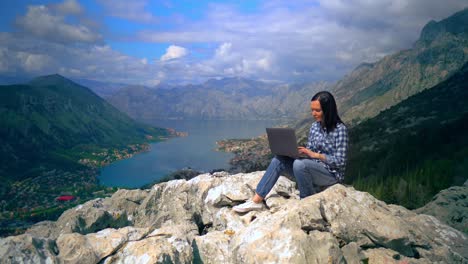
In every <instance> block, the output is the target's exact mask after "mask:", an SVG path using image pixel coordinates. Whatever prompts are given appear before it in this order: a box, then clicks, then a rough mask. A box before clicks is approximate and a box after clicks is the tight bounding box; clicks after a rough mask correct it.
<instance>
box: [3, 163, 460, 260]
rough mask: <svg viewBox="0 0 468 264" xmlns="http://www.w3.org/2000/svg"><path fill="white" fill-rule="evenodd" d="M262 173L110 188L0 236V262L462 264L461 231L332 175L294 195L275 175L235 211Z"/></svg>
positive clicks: (219, 174)
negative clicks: (248, 206)
mask: <svg viewBox="0 0 468 264" xmlns="http://www.w3.org/2000/svg"><path fill="white" fill-rule="evenodd" d="M262 174H263V172H262V171H259V172H254V173H249V174H243V173H240V174H236V175H229V174H227V173H225V172H217V173H214V174H202V175H198V176H197V177H195V178H193V179H191V180H189V181H186V180H176V181H170V182H166V183H161V184H157V185H154V186H153V187H152V188H151V189H148V190H124V189H121V190H119V191H117V192H116V193H115V194H114V195H112V197H108V198H105V199H96V200H93V201H89V202H87V203H85V204H82V205H79V206H76V207H75V208H71V209H70V210H67V211H66V212H64V213H63V214H62V215H61V216H60V217H59V219H58V220H57V221H54V222H52V221H44V222H41V223H38V224H36V225H34V226H33V227H31V228H30V229H29V230H27V231H26V233H25V234H23V235H19V236H10V237H7V238H3V239H1V240H0V258H1V259H2V262H4V263H228V264H229V263H232V264H236V263H297V264H301V263H371V264H373V263H395V264H396V263H467V262H468V237H467V236H466V234H464V233H462V232H460V231H458V230H456V229H454V228H452V227H450V226H447V225H445V224H444V223H443V222H441V221H439V220H437V219H436V218H435V217H433V216H429V215H424V214H417V213H415V212H413V211H410V210H408V209H406V208H404V207H401V206H397V205H391V204H386V203H384V202H382V201H379V200H377V199H376V198H374V197H372V196H371V195H369V194H368V193H365V192H359V191H356V190H355V189H354V188H353V187H345V186H344V185H340V184H336V185H334V186H332V187H330V188H328V189H326V190H325V191H323V192H321V193H318V194H315V195H312V196H310V197H307V198H305V199H301V200H299V197H298V191H297V189H296V186H295V183H294V182H291V181H289V180H288V179H286V178H284V177H280V178H279V180H278V182H277V183H276V185H275V187H274V188H273V190H272V191H271V192H270V193H269V194H268V195H267V197H266V200H265V204H266V205H267V206H268V209H266V208H264V209H263V210H261V211H253V212H249V213H246V214H237V213H235V212H233V211H232V206H234V205H236V204H239V203H242V202H243V201H245V200H247V199H249V198H251V197H252V195H253V194H254V189H255V185H256V184H257V183H258V181H259V180H260V178H261V176H262Z"/></svg>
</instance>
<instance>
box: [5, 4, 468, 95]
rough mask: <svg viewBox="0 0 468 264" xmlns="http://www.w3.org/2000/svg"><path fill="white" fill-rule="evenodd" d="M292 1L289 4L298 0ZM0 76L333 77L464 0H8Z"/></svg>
mask: <svg viewBox="0 0 468 264" xmlns="http://www.w3.org/2000/svg"><path fill="white" fill-rule="evenodd" d="M291 2H292V3H291ZM0 5H1V9H0V10H1V11H0V76H10V77H14V76H38V75H44V74H52V73H59V74H62V75H64V76H67V77H71V78H85V79H92V80H99V81H104V82H119V83H131V84H143V85H149V86H152V85H157V84H158V83H161V82H163V83H199V82H203V81H206V80H207V79H209V78H223V77H234V76H239V77H245V78H251V79H257V80H264V81H271V82H313V81H321V80H326V81H335V80H339V79H340V78H342V77H343V76H344V75H345V74H346V73H348V72H349V71H351V70H352V69H353V68H354V67H356V66H357V65H359V64H360V63H362V62H373V61H376V60H378V59H380V58H382V57H384V56H386V55H388V54H392V53H394V52H396V51H398V50H401V49H407V48H410V47H411V45H412V44H413V43H414V42H415V41H416V40H417V38H418V37H419V33H420V31H421V29H422V27H423V26H424V25H425V24H426V23H427V22H428V21H430V20H436V21H438V20H441V19H443V18H446V17H448V16H450V15H452V14H453V13H455V12H457V11H460V10H462V9H463V8H466V7H467V6H468V2H467V1H466V0H447V1H439V0H379V1H377V0H376V1H367V0H316V1H312V0H297V1H278V0H270V1H206V0H204V1H172V0H162V1H149V0H133V1H126V0H94V1H91V0H86V1H79V0H62V1H44V0H42V1H38V0H37V1H27V0H17V1H2V3H1V4H0Z"/></svg>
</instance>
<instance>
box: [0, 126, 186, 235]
mask: <svg viewBox="0 0 468 264" xmlns="http://www.w3.org/2000/svg"><path fill="white" fill-rule="evenodd" d="M167 130H168V131H169V136H166V137H163V136H157V137H154V136H151V135H147V136H146V137H145V140H144V141H145V142H143V143H134V144H128V145H126V146H124V147H112V148H97V147H94V148H93V150H92V151H90V150H83V149H82V150H81V151H79V152H78V153H73V151H75V152H76V150H70V153H73V155H72V156H75V157H76V161H75V162H76V163H78V165H79V167H77V168H70V169H68V170H67V169H61V168H58V167H57V168H53V169H46V168H39V169H38V171H37V176H35V177H33V178H27V179H24V180H21V181H17V182H14V183H13V184H12V187H11V190H9V192H8V194H7V196H8V197H9V199H8V200H2V201H0V208H1V209H2V210H1V213H0V237H4V236H9V235H17V234H22V233H24V232H25V231H26V229H27V228H29V227H30V226H31V225H33V224H35V223H37V222H40V221H44V220H56V219H57V218H58V217H59V216H60V215H61V214H62V213H63V212H64V211H65V210H67V209H69V208H72V207H74V206H76V205H78V204H82V203H84V202H86V201H89V200H92V199H96V198H103V197H109V196H111V195H112V194H113V193H115V192H116V191H117V190H118V188H115V187H106V186H103V185H101V184H100V183H99V179H98V176H99V173H100V172H99V168H101V167H104V166H107V165H109V164H111V163H113V162H116V161H119V160H123V159H128V158H131V157H133V156H134V155H137V154H139V153H143V152H147V151H149V150H150V149H151V145H150V143H156V142H161V141H165V140H168V139H170V138H173V137H180V136H186V135H187V133H186V132H179V131H176V130H174V129H167ZM85 149H86V148H85ZM61 195H72V196H74V197H75V199H73V200H70V201H59V200H57V198H58V197H59V196H61Z"/></svg>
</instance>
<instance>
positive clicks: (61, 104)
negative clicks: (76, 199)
mask: <svg viewBox="0 0 468 264" xmlns="http://www.w3.org/2000/svg"><path fill="white" fill-rule="evenodd" d="M0 113H1V115H0V122H1V124H2V126H1V127H0V145H1V146H2V147H1V148H0V155H1V157H2V158H1V160H0V180H1V184H0V187H1V188H0V201H1V202H0V205H1V207H2V212H3V214H2V215H3V216H5V214H8V213H9V212H12V213H14V212H16V211H17V210H19V209H20V208H21V211H22V212H29V211H30V210H32V208H36V207H40V208H43V206H45V207H48V206H50V205H53V204H54V203H53V201H54V199H55V197H57V196H58V195H60V194H62V193H64V192H66V193H70V192H73V193H76V192H78V193H79V192H80V191H82V192H85V193H90V192H92V191H95V190H96V188H97V186H98V185H97V179H96V171H95V170H94V168H96V167H99V166H101V165H104V164H108V163H110V162H112V161H114V160H118V159H122V158H124V157H128V156H131V155H133V154H134V153H135V152H139V151H143V150H145V149H147V148H148V146H147V142H150V141H157V140H161V139H162V138H164V137H167V136H168V135H169V133H168V131H167V130H166V129H159V128H154V127H149V126H146V125H142V124H139V123H136V122H135V121H133V120H132V119H131V118H129V117H128V116H127V115H125V114H123V113H121V112H119V111H118V110H117V109H115V108H114V107H113V106H112V105H110V104H109V103H107V102H106V101H104V100H103V99H102V98H100V97H98V96H97V95H96V94H94V93H93V92H92V91H91V90H89V89H88V88H86V87H83V86H80V85H78V84H76V83H74V82H72V81H70V80H67V79H65V78H63V77H62V76H59V75H50V76H44V77H39V78H36V79H34V80H32V81H31V82H29V83H27V84H20V85H5V86H0ZM83 195H84V194H83ZM55 205H56V204H55ZM43 209H44V208H43ZM15 217H18V215H15V216H13V217H12V219H15ZM2 218H3V217H1V218H0V220H2Z"/></svg>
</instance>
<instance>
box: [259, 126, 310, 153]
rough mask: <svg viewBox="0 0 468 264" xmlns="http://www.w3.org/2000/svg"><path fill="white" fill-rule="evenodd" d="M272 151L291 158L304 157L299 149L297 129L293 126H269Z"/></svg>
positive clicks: (268, 131)
mask: <svg viewBox="0 0 468 264" xmlns="http://www.w3.org/2000/svg"><path fill="white" fill-rule="evenodd" d="M266 132H267V136H268V144H269V145H270V150H271V153H273V154H275V155H280V156H288V157H291V158H300V157H303V155H302V154H299V152H298V150H297V147H298V145H297V139H296V131H295V130H294V129H292V128H278V127H274V128H267V129H266Z"/></svg>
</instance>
